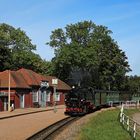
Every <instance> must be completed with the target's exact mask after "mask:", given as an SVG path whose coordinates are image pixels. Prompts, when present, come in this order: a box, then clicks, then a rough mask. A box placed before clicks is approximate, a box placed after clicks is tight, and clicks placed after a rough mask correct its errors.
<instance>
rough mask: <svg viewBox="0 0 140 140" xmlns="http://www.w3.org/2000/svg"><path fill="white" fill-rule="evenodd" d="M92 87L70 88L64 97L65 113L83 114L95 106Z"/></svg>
mask: <svg viewBox="0 0 140 140" xmlns="http://www.w3.org/2000/svg"><path fill="white" fill-rule="evenodd" d="M94 100H95V96H94V92H93V90H92V88H81V87H78V88H72V89H71V91H69V93H68V94H67V95H66V97H65V105H66V111H65V114H66V115H85V114H87V113H90V112H92V111H93V109H94V108H95V105H94Z"/></svg>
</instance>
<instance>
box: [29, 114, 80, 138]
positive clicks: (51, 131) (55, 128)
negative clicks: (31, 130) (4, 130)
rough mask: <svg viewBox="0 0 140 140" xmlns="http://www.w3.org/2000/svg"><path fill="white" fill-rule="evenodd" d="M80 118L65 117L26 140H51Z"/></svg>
mask: <svg viewBox="0 0 140 140" xmlns="http://www.w3.org/2000/svg"><path fill="white" fill-rule="evenodd" d="M80 118H81V117H67V118H65V119H63V120H60V121H58V122H56V123H54V124H52V125H50V126H48V127H46V128H44V129H42V130H41V131H39V132H37V133H35V134H34V135H32V136H30V137H29V138H27V139H26V140H52V139H53V138H54V137H55V136H56V134H58V133H59V132H60V131H61V130H62V129H63V128H64V127H66V126H68V125H69V124H71V123H72V122H74V121H76V120H78V119H80Z"/></svg>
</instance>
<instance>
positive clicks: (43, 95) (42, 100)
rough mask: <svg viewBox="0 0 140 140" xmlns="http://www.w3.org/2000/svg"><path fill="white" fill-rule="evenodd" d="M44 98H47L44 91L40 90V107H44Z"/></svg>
mask: <svg viewBox="0 0 140 140" xmlns="http://www.w3.org/2000/svg"><path fill="white" fill-rule="evenodd" d="M46 99H47V96H46V91H45V90H42V91H41V107H46Z"/></svg>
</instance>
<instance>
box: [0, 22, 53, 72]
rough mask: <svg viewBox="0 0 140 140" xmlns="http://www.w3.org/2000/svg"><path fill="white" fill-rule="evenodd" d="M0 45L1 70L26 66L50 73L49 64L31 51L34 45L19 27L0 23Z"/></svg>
mask: <svg viewBox="0 0 140 140" xmlns="http://www.w3.org/2000/svg"><path fill="white" fill-rule="evenodd" d="M0 47H1V48H0V51H1V53H0V62H1V67H0V70H1V71H3V70H5V69H7V68H10V69H14V70H16V69H19V68H27V69H32V70H34V71H36V72H38V73H42V74H49V73H51V71H50V70H51V68H50V67H51V64H50V63H49V62H47V61H46V60H42V59H41V57H40V56H39V55H38V54H35V53H34V52H33V51H35V50H36V46H35V45H33V44H32V43H31V39H30V38H29V37H28V36H27V35H26V33H25V32H24V31H22V30H21V29H20V28H17V29H16V28H14V27H12V26H10V25H8V24H5V23H2V24H0ZM48 67H49V68H48Z"/></svg>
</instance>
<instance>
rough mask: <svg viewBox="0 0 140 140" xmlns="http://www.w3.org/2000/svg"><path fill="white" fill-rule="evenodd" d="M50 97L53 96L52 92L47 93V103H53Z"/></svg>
mask: <svg viewBox="0 0 140 140" xmlns="http://www.w3.org/2000/svg"><path fill="white" fill-rule="evenodd" d="M50 96H51V92H47V93H46V101H47V102H50V101H51V97H50Z"/></svg>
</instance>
